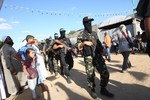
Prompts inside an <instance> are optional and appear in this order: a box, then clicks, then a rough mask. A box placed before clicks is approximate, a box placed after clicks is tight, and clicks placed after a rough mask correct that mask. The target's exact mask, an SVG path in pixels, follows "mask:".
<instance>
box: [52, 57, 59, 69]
mask: <svg viewBox="0 0 150 100" xmlns="http://www.w3.org/2000/svg"><path fill="white" fill-rule="evenodd" d="M53 66H54V72H58V63H57V60H56V58H55V57H54V58H53Z"/></svg>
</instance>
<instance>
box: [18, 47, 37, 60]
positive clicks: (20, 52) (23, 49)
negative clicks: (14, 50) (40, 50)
mask: <svg viewBox="0 0 150 100" xmlns="http://www.w3.org/2000/svg"><path fill="white" fill-rule="evenodd" d="M28 48H33V49H34V51H35V54H36V53H37V51H36V49H35V48H34V47H33V46H29V45H27V44H26V45H25V46H23V47H21V49H19V51H18V54H19V55H20V56H21V58H22V59H23V60H26V59H27V55H26V50H27V49H28Z"/></svg>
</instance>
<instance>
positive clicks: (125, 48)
mask: <svg viewBox="0 0 150 100" xmlns="http://www.w3.org/2000/svg"><path fill="white" fill-rule="evenodd" d="M143 2H144V4H149V1H148V0H140V2H139V5H140V3H142V4H143ZM145 2H146V3H145ZM145 7H146V6H145ZM143 9H146V8H144V7H143ZM138 14H139V15H140V16H142V17H143V25H144V28H142V29H143V30H145V32H146V37H147V40H146V42H147V49H146V52H147V53H148V54H149V55H150V53H149V51H150V50H149V48H150V46H149V33H150V32H149V31H150V28H149V27H148V25H149V15H150V13H149V12H148V11H147V12H145V13H144V12H142V13H141V12H140V10H139V9H138ZM92 21H94V19H93V18H89V17H87V16H86V17H84V18H83V26H84V30H83V31H82V32H81V33H79V35H78V37H77V43H76V47H77V49H78V50H79V51H82V55H83V58H84V62H85V72H86V74H87V86H88V87H89V89H90V95H91V97H93V98H94V99H95V100H101V98H99V97H98V96H97V93H96V91H95V86H96V83H95V69H97V71H98V73H99V74H100V79H101V80H100V93H101V94H102V95H104V96H107V97H110V98H113V97H114V94H113V93H111V92H110V91H108V90H107V84H108V82H109V76H110V74H109V71H108V69H107V65H106V63H105V59H104V57H103V56H104V55H105V56H106V59H107V61H109V62H111V59H112V58H111V56H110V51H111V50H110V49H111V46H112V44H113V45H114V46H115V52H116V54H117V53H118V51H119V52H120V53H121V54H122V56H123V64H122V70H121V72H123V73H124V72H126V71H127V69H128V68H130V67H132V65H131V62H130V60H129V55H130V53H131V52H132V51H133V47H134V46H135V45H134V41H133V40H132V39H133V37H132V36H131V33H130V31H128V30H127V29H126V26H125V25H123V24H122V25H120V27H119V28H118V31H117V34H116V36H117V40H115V39H114V38H113V37H110V36H109V34H108V33H105V36H104V41H103V42H102V43H101V41H100V40H99V38H98V36H97V33H95V32H93V31H92ZM141 26H142V25H141ZM59 32H60V37H58V34H57V33H55V34H54V39H52V37H49V38H47V39H46V40H45V42H44V43H43V42H41V43H39V41H38V40H37V39H35V37H34V36H32V35H27V36H26V38H25V39H24V40H25V41H26V45H24V46H22V47H20V49H19V50H18V51H16V50H15V48H13V44H14V42H13V40H12V38H11V36H3V37H2V42H3V46H2V47H1V49H0V84H1V85H0V99H2V100H5V99H6V98H7V97H8V95H9V96H15V95H16V94H20V93H22V92H23V90H24V86H26V85H27V86H28V88H29V89H30V91H31V94H32V99H33V100H36V99H37V98H38V97H39V96H38V95H37V93H36V87H37V86H40V87H41V93H44V92H47V91H48V90H47V88H46V85H45V84H44V81H45V80H46V79H47V77H48V73H47V71H50V73H55V77H57V76H58V74H59V70H58V69H59V65H60V69H61V70H60V74H61V75H63V76H64V77H66V81H67V83H68V84H70V83H71V82H72V81H71V77H70V74H71V73H70V70H71V69H72V68H73V66H74V60H73V56H72V54H74V55H75V56H77V54H76V53H75V51H74V49H73V46H72V44H71V41H70V39H69V38H67V37H66V33H65V32H66V30H65V29H63V28H61V29H60V30H59ZM136 43H137V47H138V50H139V52H140V51H141V50H143V46H142V36H141V35H140V33H139V32H138V34H137V36H136ZM103 44H104V45H103ZM104 52H105V53H106V54H105V53H104Z"/></svg>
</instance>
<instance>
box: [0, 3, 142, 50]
mask: <svg viewBox="0 0 150 100" xmlns="http://www.w3.org/2000/svg"><path fill="white" fill-rule="evenodd" d="M131 1H132V0H4V3H3V6H2V8H1V11H0V38H1V37H2V36H4V35H9V36H11V37H12V38H13V40H14V42H15V44H14V47H15V48H16V49H18V48H19V47H20V46H21V45H22V40H23V39H24V38H25V37H26V35H28V34H32V35H34V36H35V38H37V39H38V40H43V39H45V38H47V37H49V36H52V37H53V34H54V33H55V32H57V33H58V32H59V29H60V28H64V29H66V30H67V32H69V31H71V30H78V29H81V28H83V25H82V18H83V17H84V16H86V15H88V16H90V17H93V18H94V22H93V24H99V23H100V22H102V21H105V20H106V19H108V18H111V17H113V16H117V15H118V13H119V14H120V13H121V15H128V14H130V13H131V11H132V9H133V5H132V2H131ZM138 1H139V0H134V7H136V6H137V3H138Z"/></svg>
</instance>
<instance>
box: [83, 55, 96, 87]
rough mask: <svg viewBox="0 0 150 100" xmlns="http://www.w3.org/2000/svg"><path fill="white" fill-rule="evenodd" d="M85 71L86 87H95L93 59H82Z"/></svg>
mask: <svg viewBox="0 0 150 100" xmlns="http://www.w3.org/2000/svg"><path fill="white" fill-rule="evenodd" d="M84 62H85V69H86V73H87V85H88V87H89V88H91V89H92V88H94V87H95V71H94V70H95V69H94V66H93V63H92V62H93V58H92V57H91V56H87V57H84Z"/></svg>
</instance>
